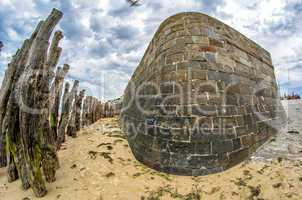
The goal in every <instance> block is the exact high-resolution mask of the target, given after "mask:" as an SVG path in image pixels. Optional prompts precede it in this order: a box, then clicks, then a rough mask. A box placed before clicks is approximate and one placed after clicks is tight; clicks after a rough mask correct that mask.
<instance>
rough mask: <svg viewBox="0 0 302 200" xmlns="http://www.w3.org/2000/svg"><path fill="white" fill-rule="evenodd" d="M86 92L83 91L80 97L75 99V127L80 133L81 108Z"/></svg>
mask: <svg viewBox="0 0 302 200" xmlns="http://www.w3.org/2000/svg"><path fill="white" fill-rule="evenodd" d="M84 94H85V90H81V91H80V93H79V95H77V97H76V99H75V106H76V113H75V114H76V115H75V127H76V131H79V130H80V128H81V108H82V102H83V98H84Z"/></svg>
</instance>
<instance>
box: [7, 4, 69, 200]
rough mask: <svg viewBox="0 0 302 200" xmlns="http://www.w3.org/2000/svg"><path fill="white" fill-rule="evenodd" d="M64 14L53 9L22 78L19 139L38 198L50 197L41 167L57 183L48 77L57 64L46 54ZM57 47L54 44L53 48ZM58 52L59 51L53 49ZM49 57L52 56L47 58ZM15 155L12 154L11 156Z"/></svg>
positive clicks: (32, 50)
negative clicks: (50, 40) (49, 108)
mask: <svg viewBox="0 0 302 200" xmlns="http://www.w3.org/2000/svg"><path fill="white" fill-rule="evenodd" d="M62 16H63V14H62V13H61V12H60V11H58V10H56V9H53V11H52V13H51V14H50V16H49V17H48V18H47V19H46V20H45V21H43V22H42V24H41V27H40V29H39V31H38V33H37V36H36V38H35V39H34V41H33V43H32V46H31V49H30V51H31V52H30V54H29V58H28V62H27V63H28V65H27V66H26V68H25V70H24V73H23V74H22V76H21V77H20V79H19V81H18V84H19V88H18V92H19V95H20V101H19V102H20V103H21V105H20V112H19V119H20V135H21V145H22V147H23V152H24V158H25V159H24V160H25V163H26V169H27V175H28V180H29V184H30V186H31V188H32V189H33V191H34V193H35V195H36V196H37V197H42V196H44V195H45V194H46V193H47V190H46V187H45V181H44V179H43V176H42V171H41V164H42V167H43V172H44V175H45V178H46V181H49V182H50V181H54V179H55V178H54V175H55V170H56V169H55V164H54V163H56V159H54V157H55V156H56V154H55V149H54V148H53V147H52V146H51V145H50V142H49V141H52V139H51V138H49V137H51V136H50V134H49V133H50V131H49V128H50V127H49V121H48V117H47V116H48V111H49V110H48V103H49V88H50V85H49V83H50V81H49V80H50V77H49V74H51V73H49V72H50V71H51V70H52V68H53V65H55V64H54V63H56V62H57V56H55V54H57V53H55V52H52V50H51V49H50V53H49V54H47V51H48V46H49V43H48V41H49V38H50V36H51V33H52V31H53V29H54V27H55V26H56V24H57V23H58V22H59V20H60V19H61V18H62ZM53 45H54V46H56V45H55V44H52V46H53ZM54 49H55V51H56V50H58V49H56V48H54ZM47 55H49V56H48V57H47ZM12 153H13V152H12Z"/></svg>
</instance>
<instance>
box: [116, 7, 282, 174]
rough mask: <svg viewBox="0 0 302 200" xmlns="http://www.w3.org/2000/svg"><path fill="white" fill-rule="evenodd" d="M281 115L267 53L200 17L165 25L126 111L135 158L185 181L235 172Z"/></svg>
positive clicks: (128, 94) (137, 75)
mask: <svg viewBox="0 0 302 200" xmlns="http://www.w3.org/2000/svg"><path fill="white" fill-rule="evenodd" d="M284 117H285V116H284V112H283V108H282V106H281V104H280V101H279V97H278V88H277V84H276V79H275V75H274V68H273V66H272V61H271V57H270V54H269V53H268V52H267V51H266V50H264V49H263V48H262V47H260V46H259V45H257V44H256V43H254V42H253V41H251V40H250V39H248V38H246V37H245V36H244V35H242V34H241V33H239V32H238V31H236V30H234V29H233V28H231V27H229V26H227V25H225V24H224V23H222V22H220V21H218V20H216V19H214V18H212V17H209V16H207V15H204V14H200V13H180V14H177V15H174V16H172V17H170V18H168V19H167V20H165V21H164V22H163V23H162V24H161V25H160V27H159V29H158V31H157V32H156V33H155V36H154V37H153V39H152V41H151V42H150V44H149V47H148V49H147V50H146V52H145V55H144V57H143V59H142V60H141V62H140V64H139V66H138V67H137V69H136V70H135V72H134V74H133V76H132V78H131V80H130V82H129V84H128V86H127V88H126V90H125V92H124V99H123V109H122V112H121V120H122V125H123V129H124V131H125V132H126V134H127V136H128V141H129V144H130V147H131V149H132V152H133V154H134V155H135V157H136V158H137V160H139V161H141V162H142V163H144V164H146V165H147V166H149V167H152V168H154V169H157V170H160V171H165V172H168V173H174V174H181V175H204V174H209V173H214V172H219V171H222V170H225V169H227V168H229V167H231V166H234V165H235V164H237V163H239V162H241V161H242V160H244V159H246V158H247V157H248V156H249V155H250V154H251V153H252V152H254V151H255V150H256V148H257V147H259V146H260V145H261V144H263V143H264V142H265V141H267V140H268V139H269V138H270V137H271V136H273V135H274V134H276V132H277V130H278V128H279V127H280V125H281V123H282V122H283V121H284Z"/></svg>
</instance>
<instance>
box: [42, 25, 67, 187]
mask: <svg viewBox="0 0 302 200" xmlns="http://www.w3.org/2000/svg"><path fill="white" fill-rule="evenodd" d="M62 38H63V34H62V32H61V31H56V32H55V34H54V37H53V38H52V42H51V45H50V48H49V53H48V56H47V61H46V63H45V65H44V69H43V72H44V75H45V78H44V79H42V81H41V84H43V85H44V87H41V88H43V89H44V91H43V94H42V98H43V99H42V101H41V102H43V103H44V105H43V106H44V108H47V109H45V112H44V116H43V117H41V122H42V123H44V130H43V134H44V137H43V140H42V150H43V153H42V169H43V173H44V176H45V180H46V181H47V182H54V181H55V180H56V178H55V174H56V169H58V168H59V166H60V165H59V159H58V156H57V151H56V132H53V129H54V128H53V126H54V122H53V118H52V112H51V110H49V108H50V106H52V104H53V95H52V91H51V88H50V83H51V81H52V80H53V78H54V77H55V76H54V70H55V67H56V65H57V63H58V61H59V58H60V55H61V52H62V49H61V48H60V47H59V46H58V45H59V41H60V40H61V39H62ZM54 81H56V80H54ZM43 120H44V121H43ZM55 128H56V127H55Z"/></svg>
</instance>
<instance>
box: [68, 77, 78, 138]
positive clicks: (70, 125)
mask: <svg viewBox="0 0 302 200" xmlns="http://www.w3.org/2000/svg"><path fill="white" fill-rule="evenodd" d="M78 88H79V81H78V80H75V81H74V83H73V86H72V88H71V91H70V95H69V97H68V103H69V107H70V108H71V111H70V115H69V119H68V124H67V130H66V133H67V135H68V136H72V137H75V135H76V126H75V115H76V105H75V99H76V96H77V93H78Z"/></svg>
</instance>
